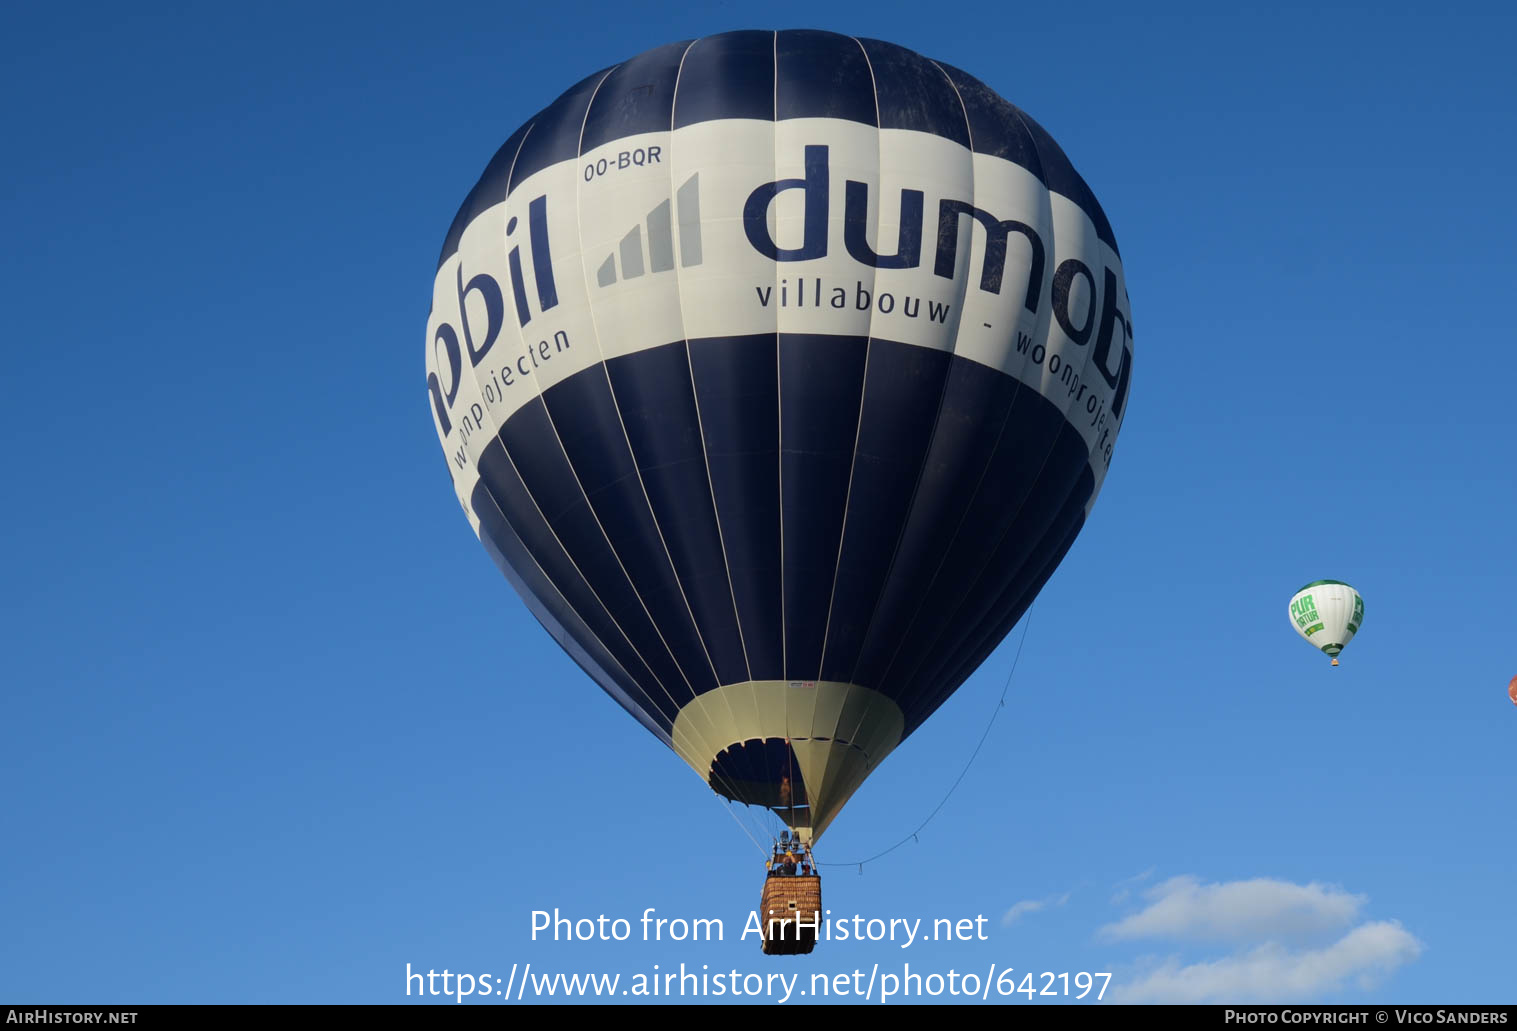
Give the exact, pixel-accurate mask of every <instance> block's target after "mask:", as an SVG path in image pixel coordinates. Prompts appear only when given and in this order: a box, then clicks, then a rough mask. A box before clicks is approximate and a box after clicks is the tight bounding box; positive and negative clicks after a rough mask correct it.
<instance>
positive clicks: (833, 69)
mask: <svg viewBox="0 0 1517 1031" xmlns="http://www.w3.org/2000/svg"><path fill="white" fill-rule="evenodd" d="M1132 354H1133V321H1132V314H1131V307H1130V305H1129V302H1128V297H1127V288H1126V282H1125V279H1124V276H1123V271H1122V263H1121V260H1120V258H1119V255H1118V252H1117V244H1116V238H1115V236H1114V235H1113V233H1112V228H1111V225H1110V224H1109V223H1108V221H1107V218H1106V215H1105V214H1104V213H1103V212H1102V210H1101V207H1100V205H1099V204H1098V203H1097V202H1096V198H1095V196H1094V195H1093V194H1092V193H1091V191H1090V188H1089V187H1088V186H1087V185H1086V183H1085V181H1084V180H1083V179H1082V178H1081V177H1080V176H1079V174H1078V173H1077V172H1076V171H1075V170H1074V168H1073V166H1072V165H1071V164H1070V161H1069V159H1068V158H1067V157H1066V156H1065V155H1064V153H1063V151H1061V150H1060V149H1059V146H1058V145H1057V144H1056V143H1055V142H1054V141H1053V139H1052V137H1050V136H1049V134H1048V133H1047V132H1046V131H1045V130H1044V129H1043V128H1042V126H1040V125H1038V123H1036V122H1035V121H1033V120H1032V119H1031V118H1030V117H1028V116H1027V115H1026V114H1024V113H1023V112H1022V111H1020V110H1018V109H1017V108H1015V107H1013V106H1012V105H1011V104H1009V103H1007V102H1006V101H1005V100H1003V99H1002V98H1001V97H999V96H998V95H997V94H996V93H994V92H993V91H992V90H991V89H990V88H989V87H987V86H985V85H984V84H983V83H982V82H980V81H979V80H977V79H975V78H973V77H972V76H970V75H967V74H965V73H964V72H961V71H959V70H958V69H957V68H954V67H952V66H951V65H947V64H943V63H941V62H936V61H931V60H928V59H926V58H924V57H922V56H920V55H918V54H916V53H913V52H912V51H910V50H906V49H903V48H901V47H899V46H895V45H892V44H890V43H884V42H879V41H876V40H870V39H854V38H851V37H848V36H842V35H835V34H832V33H827V32H815V31H783V32H729V33H724V34H721V35H717V36H711V37H706V38H702V39H697V40H693V41H685V42H680V43H674V44H670V45H668V46H662V47H658V48H656V49H654V50H650V51H648V52H646V53H643V54H640V55H639V56H637V57H634V58H632V59H630V60H628V61H625V62H623V63H621V64H618V65H616V66H614V67H611V68H608V69H605V70H603V71H599V72H596V73H595V74H594V75H591V76H589V77H588V78H585V79H584V80H582V81H581V82H579V83H578V84H577V85H575V86H573V87H571V88H570V89H569V90H568V91H567V92H565V93H564V94H563V95H562V96H560V97H559V98H558V99H557V100H555V101H553V103H551V104H549V105H548V106H547V107H546V108H544V109H543V110H542V111H541V112H539V113H538V114H536V115H535V116H533V117H532V118H530V119H528V120H527V121H526V122H525V123H524V124H523V125H522V126H521V127H520V128H519V129H517V130H516V132H515V133H513V134H512V135H511V136H510V138H509V139H507V141H506V142H505V144H504V145H503V146H502V147H501V148H500V150H499V151H498V152H497V153H496V155H495V157H494V158H493V159H492V160H491V161H490V163H489V165H488V166H487V167H486V168H485V171H484V174H483V175H482V176H481V177H480V179H479V182H478V183H477V184H476V185H475V186H474V188H473V189H472V190H471V191H470V192H469V194H468V196H467V197H466V198H465V199H464V202H463V205H462V207H461V208H460V209H459V211H458V214H457V217H456V218H455V219H454V221H453V224H452V227H451V228H450V229H449V231H448V233H447V237H446V239H445V241H444V244H443V248H442V253H441V257H440V259H439V262H438V266H437V274H436V279H435V283H434V289H433V295H432V308H431V314H430V316H429V318H428V321H427V345H426V364H427V393H428V402H429V407H430V410H431V414H432V418H433V422H434V425H435V428H436V432H437V437H438V440H439V442H440V443H441V445H442V449H443V454H444V456H445V458H446V461H447V465H448V471H449V473H450V474H451V476H452V479H453V485H454V489H455V491H456V493H457V496H458V500H459V502H460V504H461V505H462V507H463V510H464V513H465V514H466V515H467V517H468V519H469V522H470V524H471V525H472V527H473V528H474V531H475V532H476V534H477V535H478V537H479V539H480V541H481V543H482V544H483V545H484V547H485V549H486V551H488V552H489V554H490V556H491V557H492V558H493V559H494V561H495V563H496V564H497V565H498V566H499V568H500V570H501V572H502V573H503V574H504V575H505V577H506V579H507V580H508V581H510V583H511V585H512V586H513V587H514V588H515V589H516V591H517V592H518V593H519V594H520V595H521V597H522V600H523V601H524V602H525V604H526V606H527V608H528V609H529V610H530V611H531V613H532V614H533V616H535V617H536V618H537V620H538V621H539V622H540V623H541V624H542V625H543V627H545V628H546V629H547V631H548V633H549V634H551V635H552V637H553V639H554V640H555V641H557V642H558V644H559V645H561V646H562V647H563V648H564V650H565V651H567V652H568V653H569V655H570V656H572V657H573V658H574V660H575V661H576V662H577V663H578V664H579V665H580V666H581V667H582V668H583V669H584V671H585V672H586V674H588V675H589V677H591V678H592V679H593V680H594V681H595V682H596V683H597V684H599V685H600V686H601V687H602V688H603V689H604V690H605V691H606V693H607V694H609V695H610V696H611V697H612V698H614V699H615V700H616V701H617V702H618V703H620V704H621V705H622V706H623V707H624V708H625V709H626V710H627V712H629V713H630V714H631V715H632V717H633V718H634V719H636V720H637V721H638V722H639V723H641V724H642V725H643V727H644V728H645V729H646V730H647V731H648V732H649V733H652V734H654V735H655V736H657V737H658V738H659V739H660V740H662V741H663V742H664V743H665V744H666V745H668V746H669V747H670V748H671V749H672V750H673V751H674V752H676V753H677V754H678V755H679V756H680V757H681V758H682V759H684V760H685V761H686V762H687V763H688V764H689V765H690V766H691V767H692V768H693V769H694V770H695V771H696V773H697V774H698V775H699V776H700V777H701V778H702V779H703V780H704V781H705V782H706V783H707V784H708V785H709V786H710V788H711V789H712V790H713V791H715V792H716V793H717V794H719V795H721V796H723V797H725V798H726V799H728V800H730V801H733V802H741V803H745V804H747V805H751V806H762V807H767V808H768V809H771V810H773V811H774V812H775V813H777V814H778V815H779V818H780V819H781V820H783V822H784V824H785V825H786V826H787V827H788V828H791V829H793V831H794V832H795V835H796V840H797V841H800V842H803V843H804V844H805V845H809V844H810V843H812V842H814V841H815V840H816V839H817V838H818V837H820V836H821V834H822V833H823V832H824V831H825V830H826V829H827V827H828V825H829V824H830V823H831V822H832V821H833V820H834V819H835V818H836V817H837V815H838V812H839V810H840V809H841V808H842V807H843V805H844V803H845V802H847V801H848V799H849V797H850V796H851V795H853V793H854V792H855V791H856V790H857V789H858V787H859V785H860V784H862V783H863V781H864V779H865V777H866V776H868V774H869V773H870V772H871V771H872V770H874V769H875V768H877V767H878V766H879V764H880V763H881V762H882V761H883V760H884V759H885V757H886V756H888V755H889V754H890V753H891V751H892V750H893V749H895V748H896V747H897V746H898V745H899V744H900V743H901V742H902V741H903V740H904V739H905V738H906V737H907V736H909V735H910V734H911V733H912V731H914V730H915V729H916V728H918V727H919V726H921V724H922V722H923V721H924V720H926V719H927V718H928V717H929V716H930V715H931V714H932V713H933V712H934V710H936V709H937V708H938V707H939V706H940V705H942V704H943V702H944V701H945V700H946V699H947V698H948V696H949V695H951V694H952V693H953V691H954V690H955V689H956V688H957V687H958V686H959V685H960V684H962V683H963V682H964V680H965V679H966V678H967V677H968V676H969V675H970V673H971V672H973V671H974V669H975V668H976V667H977V666H978V665H979V664H980V662H981V661H982V660H983V659H985V658H986V656H987V655H989V654H990V652H991V651H992V650H993V649H994V648H995V647H996V645H997V644H998V643H999V642H1000V641H1001V639H1002V638H1003V637H1004V636H1005V635H1006V634H1007V632H1008V631H1009V630H1010V629H1011V628H1012V627H1013V626H1014V625H1015V624H1016V622H1017V621H1018V620H1019V619H1020V618H1021V617H1022V615H1023V613H1024V612H1025V611H1026V610H1027V607H1028V606H1029V605H1030V604H1031V602H1032V600H1033V598H1034V597H1035V596H1036V595H1037V593H1038V591H1039V589H1040V588H1041V587H1042V586H1043V584H1044V582H1045V581H1046V580H1047V579H1048V577H1049V576H1050V575H1051V574H1052V573H1053V571H1054V569H1055V567H1056V566H1057V565H1058V564H1059V561H1060V559H1062V558H1063V556H1064V554H1065V552H1066V551H1068V549H1069V547H1070V545H1071V544H1073V542H1074V540H1075V537H1076V535H1077V534H1078V533H1079V532H1080V529H1081V527H1082V526H1083V525H1084V523H1085V520H1086V518H1087V516H1088V515H1089V513H1090V511H1091V506H1092V505H1093V504H1094V503H1095V500H1096V496H1097V494H1098V493H1099V491H1100V488H1101V484H1102V481H1103V479H1104V477H1105V476H1106V472H1107V468H1108V465H1109V463H1110V461H1111V458H1112V449H1113V446H1114V444H1115V442H1116V439H1117V435H1118V432H1119V430H1120V428H1121V426H1122V422H1123V419H1124V417H1125V416H1126V409H1127V400H1128V391H1129V386H1130V383H1131V377H1132ZM553 732H554V733H561V732H562V731H561V730H558V729H555V730H554V731H553ZM808 857H809V853H808Z"/></svg>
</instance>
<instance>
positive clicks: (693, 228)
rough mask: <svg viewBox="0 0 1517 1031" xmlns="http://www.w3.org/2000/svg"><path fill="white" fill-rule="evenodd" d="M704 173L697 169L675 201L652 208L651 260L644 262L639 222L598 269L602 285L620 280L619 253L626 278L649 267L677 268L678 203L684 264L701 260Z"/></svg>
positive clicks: (648, 221)
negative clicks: (675, 214) (675, 211)
mask: <svg viewBox="0 0 1517 1031" xmlns="http://www.w3.org/2000/svg"><path fill="white" fill-rule="evenodd" d="M699 180H700V173H699V172H697V173H696V174H695V175H692V176H691V177H690V178H689V179H686V180H685V184H684V185H683V186H681V187H680V188H679V190H678V191H677V192H676V193H675V196H674V202H673V203H671V202H670V201H667V200H666V201H664V202H663V203H662V204H660V205H659V206H658V207H656V208H654V209H653V210H652V211H650V212H648V217H647V219H646V220H645V222H644V225H646V226H647V229H648V248H647V257H648V261H647V264H646V265H644V262H643V225H635V226H633V227H632V231H631V232H629V233H628V234H627V235H626V236H624V237H622V242H621V245H620V246H619V247H617V249H616V251H615V252H614V253H612V254H608V255H606V260H605V261H603V262H601V265H600V268H599V269H597V270H596V272H595V282H596V283H597V285H599V286H610V285H611V284H613V283H615V282H616V265H617V257H618V256H620V258H621V267H622V278H623V279H636V278H637V277H638V276H641V275H642V274H643V272H644V270H645V269H646V271H648V272H668V271H670V270H671V269H673V268H674V225H673V218H672V215H673V212H672V211H671V210H670V209H671V207H673V205H674V204H677V205H678V210H679V255H680V262H679V263H680V267H681V268H690V267H692V266H695V265H699V264H700V263H701V195H700V183H699Z"/></svg>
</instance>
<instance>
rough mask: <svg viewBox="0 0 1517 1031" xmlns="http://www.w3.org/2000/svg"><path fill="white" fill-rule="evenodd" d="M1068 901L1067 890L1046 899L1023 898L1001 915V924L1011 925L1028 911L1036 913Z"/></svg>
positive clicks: (1004, 925) (1003, 925)
mask: <svg viewBox="0 0 1517 1031" xmlns="http://www.w3.org/2000/svg"><path fill="white" fill-rule="evenodd" d="M1068 901H1069V892H1067V891H1066V892H1065V893H1064V894H1062V895H1050V896H1048V898H1046V899H1023V900H1022V901H1021V902H1018V903H1017V904H1016V905H1014V906H1012V907H1011V908H1010V909H1008V910H1007V911H1006V915H1005V916H1003V917H1001V926H1002V927H1010V926H1011V925H1012V924H1014V923H1016V922H1017V921H1018V920H1020V919H1022V917H1024V916H1026V915H1027V914H1028V913H1036V912H1037V911H1038V910H1040V909H1050V908H1053V907H1057V906H1062V905H1063V904H1064V903H1066V902H1068Z"/></svg>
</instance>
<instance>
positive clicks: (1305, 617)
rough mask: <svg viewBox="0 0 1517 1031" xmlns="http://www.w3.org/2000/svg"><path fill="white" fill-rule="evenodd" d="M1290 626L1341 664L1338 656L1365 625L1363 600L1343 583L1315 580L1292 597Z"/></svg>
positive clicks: (1334, 662) (1309, 642) (1340, 581)
mask: <svg viewBox="0 0 1517 1031" xmlns="http://www.w3.org/2000/svg"><path fill="white" fill-rule="evenodd" d="M1290 615H1291V626H1293V627H1295V628H1296V633H1298V634H1300V635H1301V636H1302V637H1303V638H1305V639H1306V641H1307V643H1308V644H1310V645H1311V646H1312V647H1314V648H1320V649H1321V650H1322V651H1324V652H1326V653H1327V654H1328V655H1330V656H1331V657H1332V660H1333V665H1334V666H1336V665H1338V653H1339V652H1341V651H1343V649H1344V648H1345V647H1346V646H1347V645H1348V643H1349V642H1350V641H1352V640H1353V639H1354V635H1355V634H1357V633H1358V632H1359V627H1360V626H1362V625H1363V624H1364V599H1363V598H1361V597H1360V596H1359V592H1358V591H1356V590H1354V589H1353V588H1352V587H1350V586H1349V585H1348V584H1346V583H1344V582H1343V581H1342V580H1313V581H1312V582H1311V583H1309V584H1307V585H1306V586H1305V587H1303V588H1301V589H1300V590H1299V591H1297V592H1296V593H1295V594H1294V595H1292V597H1291V604H1290Z"/></svg>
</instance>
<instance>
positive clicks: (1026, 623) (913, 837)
mask: <svg viewBox="0 0 1517 1031" xmlns="http://www.w3.org/2000/svg"><path fill="white" fill-rule="evenodd" d="M1031 625H1032V607H1029V608H1028V610H1027V618H1026V619H1024V620H1023V621H1022V639H1021V640H1020V641H1018V642H1017V654H1016V655H1015V656H1013V657H1012V660H1011V669H1010V670H1008V671H1007V673H1006V683H1005V685H1004V686H1003V687H1002V688H1001V697H1000V699H999V700H998V701H997V702H996V707H995V708H994V709H992V710H991V711H990V720H989V721H988V722H987V723H986V724H985V733H983V734H981V735H980V743H979V744H977V745H975V746H974V751H973V752H971V753H970V754H969V761H968V762H966V763H965V764H964V768H963V769H962V770H960V771H959V776H958V778H957V779H956V780H954V782H953V784H952V785H951V786H950V787H949V788H948V793H947V794H945V795H944V796H943V800H942V801H941V802H939V803H938V804H937V807H936V808H935V809H933V811H932V812H930V813H928V814H927V819H925V820H923V821H922V822H921V823H920V824H918V825H917V828H916V830H914V831H912V832H911V833H910V834H907V835H906V836H905V837H904V838H902V839H901V840H900V841H897V842H896V843H895V844H894V845H891V846H890V847H889V848H887V849H885V851H883V852H876V853H875V854H874V855H872V856H870V857H869V858H868V859H853V860H849V861H847V862H843V863H817V864H815V865H817V866H856V867H858V868H859V873H860V874H862V873H863V872H864V864H865V863H872V862H874V861H875V860H876V859H883V858H884V857H885V856H888V855H890V853H892V852H894V851H895V850H896V849H898V848H900V847H901V846H902V845H904V844H906V842H908V841H915V842H917V843H918V844H920V842H921V839H919V838H918V837H917V835H918V834H920V833H921V832H922V829H923V828H925V827H926V826H927V825H928V824H929V823H931V822H932V818H933V817H934V816H936V815H938V813H939V812H941V811H942V809H943V807H944V806H945V805H947V804H948V800H949V799H950V798H952V797H953V793H954V792H955V791H957V790H958V788H959V785H960V784H962V783H963V782H964V778H965V777H966V776H967V775H968V774H969V768H970V767H971V766H973V765H974V760H975V757H976V756H978V755H979V754H980V749H982V748H984V747H985V741H986V740H987V739H988V738H989V737H990V728H992V727H994V726H995V724H996V717H997V716H999V715H1000V714H1001V710H1002V709H1004V708H1006V695H1007V693H1008V692H1010V691H1011V678H1012V677H1013V676H1014V675H1015V674H1016V672H1017V663H1019V662H1020V661H1022V647H1023V645H1025V644H1027V628H1028V627H1030V626H1031Z"/></svg>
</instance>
